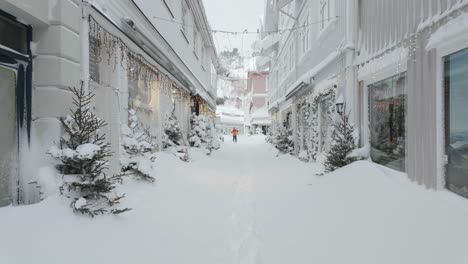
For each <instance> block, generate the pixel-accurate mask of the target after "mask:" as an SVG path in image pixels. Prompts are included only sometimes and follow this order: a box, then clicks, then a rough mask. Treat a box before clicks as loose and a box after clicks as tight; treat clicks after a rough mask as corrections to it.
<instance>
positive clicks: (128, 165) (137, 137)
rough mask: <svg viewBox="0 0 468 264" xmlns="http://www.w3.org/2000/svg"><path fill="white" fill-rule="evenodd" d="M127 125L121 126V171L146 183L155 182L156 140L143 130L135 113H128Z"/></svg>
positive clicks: (147, 131) (147, 130)
mask: <svg viewBox="0 0 468 264" xmlns="http://www.w3.org/2000/svg"><path fill="white" fill-rule="evenodd" d="M128 115H129V118H128V119H129V125H128V126H127V125H123V126H122V135H123V138H122V148H123V150H124V151H122V156H121V158H120V164H121V166H122V171H123V172H125V173H130V174H132V175H135V176H137V177H138V178H141V179H143V180H145V181H148V182H154V181H155V180H156V178H155V177H156V175H155V171H156V170H155V167H156V166H155V161H156V151H157V146H156V140H155V137H154V136H152V135H151V133H150V131H149V129H145V128H143V126H142V124H141V123H140V122H139V120H138V117H137V114H136V111H135V110H133V109H131V110H129V111H128Z"/></svg>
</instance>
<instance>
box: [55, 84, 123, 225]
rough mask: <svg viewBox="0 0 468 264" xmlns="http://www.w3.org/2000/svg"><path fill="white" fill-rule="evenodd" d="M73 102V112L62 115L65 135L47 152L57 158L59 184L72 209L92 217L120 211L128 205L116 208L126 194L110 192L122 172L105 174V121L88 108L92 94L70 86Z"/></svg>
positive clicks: (108, 152)
mask: <svg viewBox="0 0 468 264" xmlns="http://www.w3.org/2000/svg"><path fill="white" fill-rule="evenodd" d="M71 91H72V92H73V94H74V98H73V104H74V106H75V107H76V109H74V110H71V112H72V115H69V116H67V117H66V118H62V119H61V122H62V125H63V128H64V130H65V135H64V136H62V137H61V139H60V145H59V147H57V146H53V147H52V148H50V150H49V154H50V155H51V156H52V157H54V158H56V159H58V160H59V161H60V164H59V165H58V166H57V168H58V169H59V170H60V172H61V173H63V174H64V175H65V176H66V177H64V183H63V185H62V186H61V187H60V191H61V193H62V194H64V193H65V192H66V195H67V196H68V197H71V198H73V201H72V202H71V207H72V208H73V211H74V212H77V213H81V214H87V215H89V216H91V217H94V216H96V215H99V214H104V213H113V214H119V213H123V212H126V211H128V210H130V209H129V208H124V209H115V208H114V206H115V205H117V204H119V203H120V200H121V199H122V198H124V197H125V195H120V196H119V195H113V194H111V192H112V191H113V190H114V189H115V185H116V183H121V182H122V175H113V176H111V177H108V176H107V175H106V173H105V170H106V169H107V168H108V159H109V157H111V155H112V153H111V151H110V144H109V143H108V142H107V141H106V136H105V134H103V133H101V129H102V128H103V127H105V126H106V125H107V124H106V123H105V122H104V121H103V120H101V119H100V118H98V117H97V116H96V115H95V114H94V113H93V111H92V110H91V103H92V99H93V97H94V94H92V93H91V92H87V91H85V90H84V89H83V84H82V85H81V88H80V89H76V88H73V89H71Z"/></svg>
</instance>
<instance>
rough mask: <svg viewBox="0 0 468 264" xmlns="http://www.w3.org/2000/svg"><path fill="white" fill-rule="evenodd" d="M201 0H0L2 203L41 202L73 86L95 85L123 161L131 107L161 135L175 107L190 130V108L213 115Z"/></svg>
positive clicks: (115, 167) (211, 65)
mask: <svg viewBox="0 0 468 264" xmlns="http://www.w3.org/2000/svg"><path fill="white" fill-rule="evenodd" d="M209 28H210V26H209V24H208V21H207V18H206V14H205V10H204V7H203V3H202V1H201V0H178V1H165V0H157V1H141V0H140V1H138V0H135V1H132V0H125V1H104V0H102V1H101V0H94V1H85V0H81V1H78V0H59V1H46V0H39V1H38V0H31V1H29V0H5V1H1V2H0V29H1V30H2V34H3V33H4V32H6V33H7V34H4V35H3V36H4V37H2V38H1V40H0V79H1V80H2V82H1V85H2V86H4V87H2V89H1V91H2V93H3V94H2V99H1V100H2V104H1V106H0V107H1V109H0V113H1V114H0V121H2V122H4V123H5V124H10V125H7V126H5V128H2V129H1V131H0V134H1V135H5V137H2V138H1V139H0V153H1V160H0V206H2V205H8V204H12V203H13V204H21V203H30V202H35V201H37V199H38V197H37V196H38V195H37V191H34V190H31V189H34V185H33V184H29V183H31V182H35V180H36V179H35V177H37V175H38V173H37V171H38V170H39V171H40V169H41V168H43V167H44V166H50V164H51V160H50V158H49V157H48V156H47V154H46V152H47V150H48V148H49V147H51V146H52V145H53V144H54V142H57V141H58V140H59V138H60V136H61V135H62V127H61V123H60V118H62V117H65V116H67V115H68V113H69V109H70V108H72V107H73V106H72V93H71V92H70V87H76V88H78V87H80V86H81V85H82V86H83V87H84V89H87V90H89V91H91V92H93V93H95V97H94V101H93V103H94V105H93V108H94V109H95V111H96V113H97V115H98V116H99V117H101V118H102V119H104V120H105V121H106V123H107V124H108V126H107V127H106V129H105V131H104V132H105V133H106V137H107V140H108V141H109V142H110V143H111V146H112V151H113V153H114V157H113V158H111V159H110V170H109V173H116V172H119V171H120V164H119V156H120V151H121V147H120V144H121V139H122V132H121V127H122V125H123V124H128V122H129V120H128V118H129V117H128V112H129V111H130V110H135V111H136V113H137V116H138V118H139V119H140V121H141V122H142V124H143V125H144V126H145V127H148V128H149V129H150V131H151V133H152V134H154V135H155V136H156V138H157V139H158V145H159V148H160V149H161V146H162V145H161V140H162V133H163V128H164V124H165V122H166V119H167V117H168V115H169V114H171V113H172V112H174V113H175V114H176V116H177V118H178V119H179V122H180V124H181V127H182V130H183V131H184V136H187V135H188V133H189V130H190V118H191V115H192V113H195V114H203V115H207V116H209V117H210V118H211V119H212V120H213V121H214V113H215V108H216V102H215V100H216V83H217V80H216V68H217V66H218V61H217V55H216V50H215V48H214V44H213V40H212V37H211V32H210V29H209Z"/></svg>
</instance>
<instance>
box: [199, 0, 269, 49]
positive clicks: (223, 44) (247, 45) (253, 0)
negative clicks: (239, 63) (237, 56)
mask: <svg viewBox="0 0 468 264" xmlns="http://www.w3.org/2000/svg"><path fill="white" fill-rule="evenodd" d="M203 4H204V5H205V9H206V13H207V16H208V20H209V22H210V25H211V28H212V29H213V30H227V31H240V32H241V31H244V30H246V29H247V30H249V31H257V29H258V28H259V18H260V16H262V15H263V10H264V0H203ZM242 36H244V37H242ZM255 39H256V35H255V34H249V35H230V34H223V33H216V34H214V35H213V40H214V42H215V44H216V47H217V49H218V52H220V51H223V50H226V49H227V50H232V49H233V48H238V49H239V51H240V52H242V50H243V51H244V54H250V53H251V45H252V43H253V42H254V41H255ZM242 43H243V44H242Z"/></svg>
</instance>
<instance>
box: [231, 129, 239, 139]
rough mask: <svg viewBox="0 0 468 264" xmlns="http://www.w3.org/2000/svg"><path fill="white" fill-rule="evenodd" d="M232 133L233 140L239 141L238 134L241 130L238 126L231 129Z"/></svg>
mask: <svg viewBox="0 0 468 264" xmlns="http://www.w3.org/2000/svg"><path fill="white" fill-rule="evenodd" d="M231 134H232V142H236V143H237V134H239V130H237V129H236V128H233V129H232V131H231Z"/></svg>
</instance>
